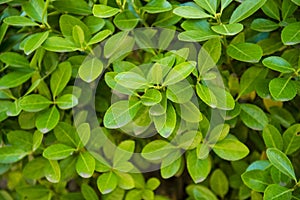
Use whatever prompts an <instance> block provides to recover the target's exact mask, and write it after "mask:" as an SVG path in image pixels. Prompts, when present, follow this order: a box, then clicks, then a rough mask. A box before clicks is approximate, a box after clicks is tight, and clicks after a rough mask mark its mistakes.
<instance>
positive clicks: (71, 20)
mask: <svg viewBox="0 0 300 200" xmlns="http://www.w3.org/2000/svg"><path fill="white" fill-rule="evenodd" d="M76 26H79V27H80V29H81V30H80V32H81V31H83V33H84V38H85V40H86V41H89V40H90V38H91V32H90V30H89V28H88V27H87V26H86V25H85V24H84V23H83V22H82V21H81V20H80V19H78V18H76V17H74V16H72V15H61V17H60V18H59V27H60V30H61V33H62V34H63V36H64V37H66V38H73V28H74V27H76ZM78 29H79V28H78V27H77V28H75V31H78ZM83 33H81V36H80V37H82V34H83ZM82 39H83V38H82ZM82 39H81V40H82Z"/></svg>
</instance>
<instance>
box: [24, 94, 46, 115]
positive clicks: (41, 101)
mask: <svg viewBox="0 0 300 200" xmlns="http://www.w3.org/2000/svg"><path fill="white" fill-rule="evenodd" d="M50 104H52V101H50V100H49V99H47V98H46V97H44V96H42V95H40V94H31V95H28V96H26V97H24V98H22V99H21V100H20V104H19V105H20V107H21V108H22V109H23V110H25V111H27V112H38V111H41V110H44V109H46V108H48V107H49V106H50Z"/></svg>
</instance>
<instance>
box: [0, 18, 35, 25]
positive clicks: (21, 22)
mask: <svg viewBox="0 0 300 200" xmlns="http://www.w3.org/2000/svg"><path fill="white" fill-rule="evenodd" d="M3 21H4V22H5V23H6V24H8V25H11V26H39V24H38V23H36V22H34V21H32V20H31V19H29V18H27V17H23V16H10V17H6V18H5V19H4V20H3Z"/></svg>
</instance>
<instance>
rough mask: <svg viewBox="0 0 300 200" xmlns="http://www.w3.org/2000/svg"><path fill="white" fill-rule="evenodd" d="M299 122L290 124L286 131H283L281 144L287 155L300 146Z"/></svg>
mask: <svg viewBox="0 0 300 200" xmlns="http://www.w3.org/2000/svg"><path fill="white" fill-rule="evenodd" d="M299 132H300V124H294V125H292V126H290V127H289V128H288V129H287V130H286V131H284V133H283V146H284V153H285V154H287V155H291V154H293V153H294V152H296V151H297V150H298V149H299V148H300V146H299V142H300V135H299Z"/></svg>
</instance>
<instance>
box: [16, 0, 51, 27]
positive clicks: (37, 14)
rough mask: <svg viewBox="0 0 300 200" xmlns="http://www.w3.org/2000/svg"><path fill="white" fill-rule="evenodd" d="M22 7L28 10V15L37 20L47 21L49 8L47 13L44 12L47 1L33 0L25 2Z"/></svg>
mask: <svg viewBox="0 0 300 200" xmlns="http://www.w3.org/2000/svg"><path fill="white" fill-rule="evenodd" d="M22 8H23V10H24V11H25V12H26V15H28V16H29V17H31V18H32V19H34V20H35V21H38V22H47V10H46V13H43V11H44V8H45V2H44V1H43V0H31V1H30V2H26V3H25V4H23V5H22ZM43 14H44V15H43ZM43 17H44V18H43ZM42 18H43V19H42Z"/></svg>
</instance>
